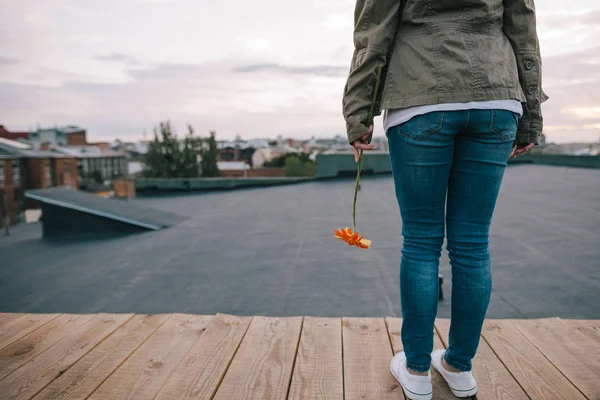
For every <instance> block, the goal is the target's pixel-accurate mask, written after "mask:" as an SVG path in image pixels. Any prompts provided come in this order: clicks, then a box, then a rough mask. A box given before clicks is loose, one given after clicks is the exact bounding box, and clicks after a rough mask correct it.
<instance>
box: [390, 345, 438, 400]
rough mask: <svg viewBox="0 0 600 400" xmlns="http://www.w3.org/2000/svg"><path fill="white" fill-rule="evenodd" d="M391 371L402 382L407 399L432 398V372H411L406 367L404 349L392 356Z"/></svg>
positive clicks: (425, 399) (422, 399)
mask: <svg viewBox="0 0 600 400" xmlns="http://www.w3.org/2000/svg"><path fill="white" fill-rule="evenodd" d="M390 372H391V373H392V375H393V376H394V378H396V380H397V381H398V382H400V385H401V386H402V389H403V390H404V394H405V395H406V398H407V399H410V400H431V393H432V387H431V373H429V371H427V376H421V375H413V374H411V373H409V372H408V369H406V355H405V354H404V352H403V351H401V352H400V353H398V354H396V355H395V356H394V358H392V362H391V363H390Z"/></svg>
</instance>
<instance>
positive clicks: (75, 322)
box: [0, 314, 93, 380]
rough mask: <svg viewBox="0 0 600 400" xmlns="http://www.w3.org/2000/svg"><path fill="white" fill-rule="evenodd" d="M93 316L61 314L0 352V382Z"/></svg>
mask: <svg viewBox="0 0 600 400" xmlns="http://www.w3.org/2000/svg"><path fill="white" fill-rule="evenodd" d="M92 317H93V315H89V314H88V315H69V314H63V315H60V316H59V317H57V318H55V319H53V320H52V321H50V322H48V323H47V324H45V325H43V326H41V327H40V328H38V329H36V330H34V331H33V332H31V333H29V334H28V335H25V336H23V337H22V338H21V339H19V340H17V341H16V342H14V343H13V344H11V345H9V346H6V347H5V348H4V349H2V350H0V380H1V379H2V378H4V377H6V376H7V375H8V374H10V373H11V372H13V371H15V370H16V369H17V368H19V367H20V366H21V365H23V364H25V363H27V362H28V361H30V360H32V359H33V358H35V357H36V356H38V355H39V354H41V353H42V352H44V351H45V350H47V349H48V348H49V347H51V346H52V345H54V344H55V343H56V342H58V341H59V340H61V339H62V338H64V337H65V336H67V335H68V334H69V333H70V332H72V331H73V330H75V329H76V328H77V327H79V326H81V325H83V324H84V323H86V322H87V321H89V320H91V319H92Z"/></svg>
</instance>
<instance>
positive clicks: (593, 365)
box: [513, 318, 600, 399]
mask: <svg viewBox="0 0 600 400" xmlns="http://www.w3.org/2000/svg"><path fill="white" fill-rule="evenodd" d="M513 323H514V325H515V326H516V327H517V329H519V330H520V331H521V333H523V334H524V335H525V336H526V337H527V338H528V339H529V341H530V342H531V343H533V345H534V346H535V347H537V348H538V350H540V351H541V352H542V353H543V354H544V356H546V358H548V360H550V362H551V363H552V364H554V366H555V367H556V368H558V369H559V370H560V371H561V372H562V373H563V375H565V376H566V377H567V379H568V380H569V381H571V383H573V384H574V385H575V386H576V387H577V388H578V389H579V390H580V391H581V392H582V393H583V394H584V395H585V396H586V397H588V398H589V399H596V398H597V397H600V383H598V377H600V346H598V345H597V343H596V342H595V341H594V340H592V339H591V338H589V337H588V336H586V335H585V334H583V333H582V332H579V331H578V330H576V329H573V328H571V327H570V326H569V325H568V324H567V323H566V322H564V321H563V320H561V319H560V318H551V319H540V320H520V321H513Z"/></svg>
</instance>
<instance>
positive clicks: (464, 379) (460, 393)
mask: <svg viewBox="0 0 600 400" xmlns="http://www.w3.org/2000/svg"><path fill="white" fill-rule="evenodd" d="M445 353H446V350H434V351H433V353H431V366H432V367H433V368H434V369H435V370H436V371H437V372H439V374H440V375H441V376H442V377H443V378H444V380H445V381H446V383H448V386H449V387H450V390H451V391H452V393H453V394H454V395H455V396H456V397H469V396H474V395H475V393H477V382H475V378H473V374H472V373H471V371H468V372H450V371H448V370H447V369H446V368H444V364H443V363H442V358H443V357H444V354H445Z"/></svg>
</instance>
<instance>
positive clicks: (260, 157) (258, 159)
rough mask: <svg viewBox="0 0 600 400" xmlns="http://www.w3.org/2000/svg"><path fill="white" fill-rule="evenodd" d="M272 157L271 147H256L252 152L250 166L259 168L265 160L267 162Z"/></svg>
mask: <svg viewBox="0 0 600 400" xmlns="http://www.w3.org/2000/svg"><path fill="white" fill-rule="evenodd" d="M272 159H273V152H272V151H271V149H269V148H266V149H256V151H255V152H254V154H252V166H253V167H254V168H260V167H262V166H263V165H265V163H266V162H269V161H271V160H272Z"/></svg>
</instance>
